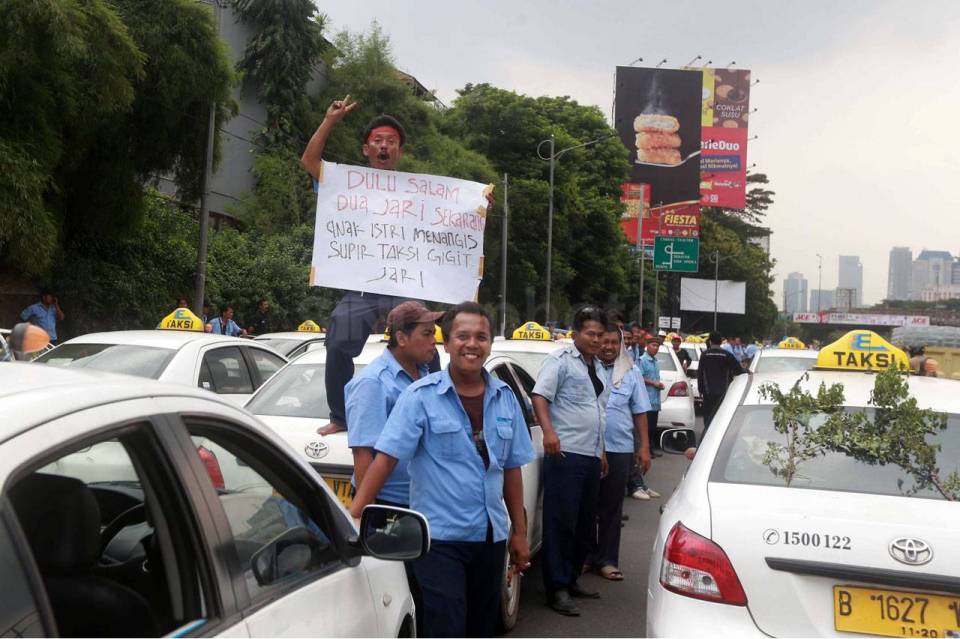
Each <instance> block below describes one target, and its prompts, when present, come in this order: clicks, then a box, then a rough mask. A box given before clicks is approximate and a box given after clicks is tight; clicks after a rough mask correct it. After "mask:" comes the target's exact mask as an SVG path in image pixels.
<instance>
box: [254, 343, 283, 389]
mask: <svg viewBox="0 0 960 639" xmlns="http://www.w3.org/2000/svg"><path fill="white" fill-rule="evenodd" d="M247 352H248V353H250V356H251V357H252V358H253V365H254V366H256V367H257V371H258V372H259V373H260V379H261V380H263V381H267V380H268V379H270V378H271V377H273V374H274V373H276V372H277V371H278V370H280V369H281V368H283V365H284V364H286V362H285V361H284V359H283V358H282V357H278V356H276V355H274V354H273V353H270V352H268V351H265V350H263V349H260V348H252V347H251V348H248V349H247Z"/></svg>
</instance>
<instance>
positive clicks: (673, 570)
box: [660, 522, 747, 606]
mask: <svg viewBox="0 0 960 639" xmlns="http://www.w3.org/2000/svg"><path fill="white" fill-rule="evenodd" d="M660 585H661V586H663V587H664V588H666V589H667V590H669V591H671V592H675V593H677V594H678V595H685V596H687V597H693V598H695V599H704V600H706V601H714V602H716V603H723V604H730V605H733V606H745V605H747V595H746V593H744V592H743V586H742V585H740V578H739V577H737V572H736V571H735V570H734V569H733V564H731V563H730V559H729V558H728V557H727V553H725V552H723V548H721V547H720V546H718V545H717V544H715V543H713V542H712V541H710V540H709V539H707V538H706V537H702V536H701V535H698V534H697V533H695V532H693V531H692V530H690V529H689V528H687V527H686V526H684V525H683V524H681V523H680V522H677V523H676V525H674V527H673V528H672V529H671V530H670V534H669V535H668V536H667V543H666V545H665V546H664V549H663V565H662V566H661V567H660Z"/></svg>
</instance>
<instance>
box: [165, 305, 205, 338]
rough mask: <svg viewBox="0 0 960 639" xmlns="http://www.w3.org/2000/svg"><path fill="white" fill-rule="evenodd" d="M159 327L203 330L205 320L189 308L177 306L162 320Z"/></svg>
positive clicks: (178, 329) (168, 329)
mask: <svg viewBox="0 0 960 639" xmlns="http://www.w3.org/2000/svg"><path fill="white" fill-rule="evenodd" d="M157 328H159V329H161V330H165V331H199V332H201V333H202V332H203V320H201V319H200V318H199V317H197V316H196V315H194V314H193V312H192V311H191V310H190V309H189V308H177V309H174V311H173V312H172V313H170V314H169V315H167V316H166V317H164V318H163V319H162V320H160V326H158V327H157Z"/></svg>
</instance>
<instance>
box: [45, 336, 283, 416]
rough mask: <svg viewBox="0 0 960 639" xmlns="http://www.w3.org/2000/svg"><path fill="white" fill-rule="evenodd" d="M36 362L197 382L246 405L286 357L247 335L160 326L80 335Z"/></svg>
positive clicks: (176, 381)
mask: <svg viewBox="0 0 960 639" xmlns="http://www.w3.org/2000/svg"><path fill="white" fill-rule="evenodd" d="M34 362H36V363H38V364H48V365H50V366H61V367H69V368H84V369H88V370H98V371H105V372H109V373H122V374H124V375H133V376H135V377H147V378H150V379H156V380H158V381H161V382H168V383H172V384H185V385H187V386H198V387H200V388H203V389H206V390H209V391H212V392H214V393H217V394H218V395H222V396H224V397H225V398H226V399H229V400H230V401H232V402H233V403H235V404H238V405H242V404H243V403H244V402H245V401H247V399H249V398H250V395H252V394H253V392H254V391H255V390H256V389H257V388H259V387H260V385H261V384H263V382H265V381H266V380H267V379H269V378H270V376H271V375H273V374H274V373H275V372H277V371H278V370H280V368H281V367H282V366H283V365H284V364H286V363H287V359H286V358H285V357H283V356H281V355H280V354H278V353H277V352H276V351H274V350H273V349H272V348H270V347H268V346H266V345H263V344H258V343H257V342H255V341H253V340H249V339H241V338H239V337H230V336H227V335H214V334H211V333H203V332H197V331H176V330H159V329H158V330H152V331H112V332H109V333H90V334H89V335H81V336H80V337H74V338H73V339H71V340H67V341H66V342H63V343H62V344H60V345H59V346H57V347H55V348H53V349H52V350H50V351H48V352H46V353H44V354H43V355H41V356H40V357H38V358H37V359H35V360H34Z"/></svg>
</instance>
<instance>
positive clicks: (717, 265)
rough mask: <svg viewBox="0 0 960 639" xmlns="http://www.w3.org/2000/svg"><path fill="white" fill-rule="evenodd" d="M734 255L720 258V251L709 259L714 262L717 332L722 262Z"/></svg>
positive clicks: (714, 309) (714, 324) (714, 321)
mask: <svg viewBox="0 0 960 639" xmlns="http://www.w3.org/2000/svg"><path fill="white" fill-rule="evenodd" d="M731 257H733V256H732V255H727V256H725V257H723V258H721V257H720V251H714V252H713V255H711V256H710V257H709V260H710V261H711V262H713V330H714V332H716V330H717V307H718V306H719V304H718V299H719V297H720V295H719V292H720V262H721V261H722V260H728V259H730V258H731Z"/></svg>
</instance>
